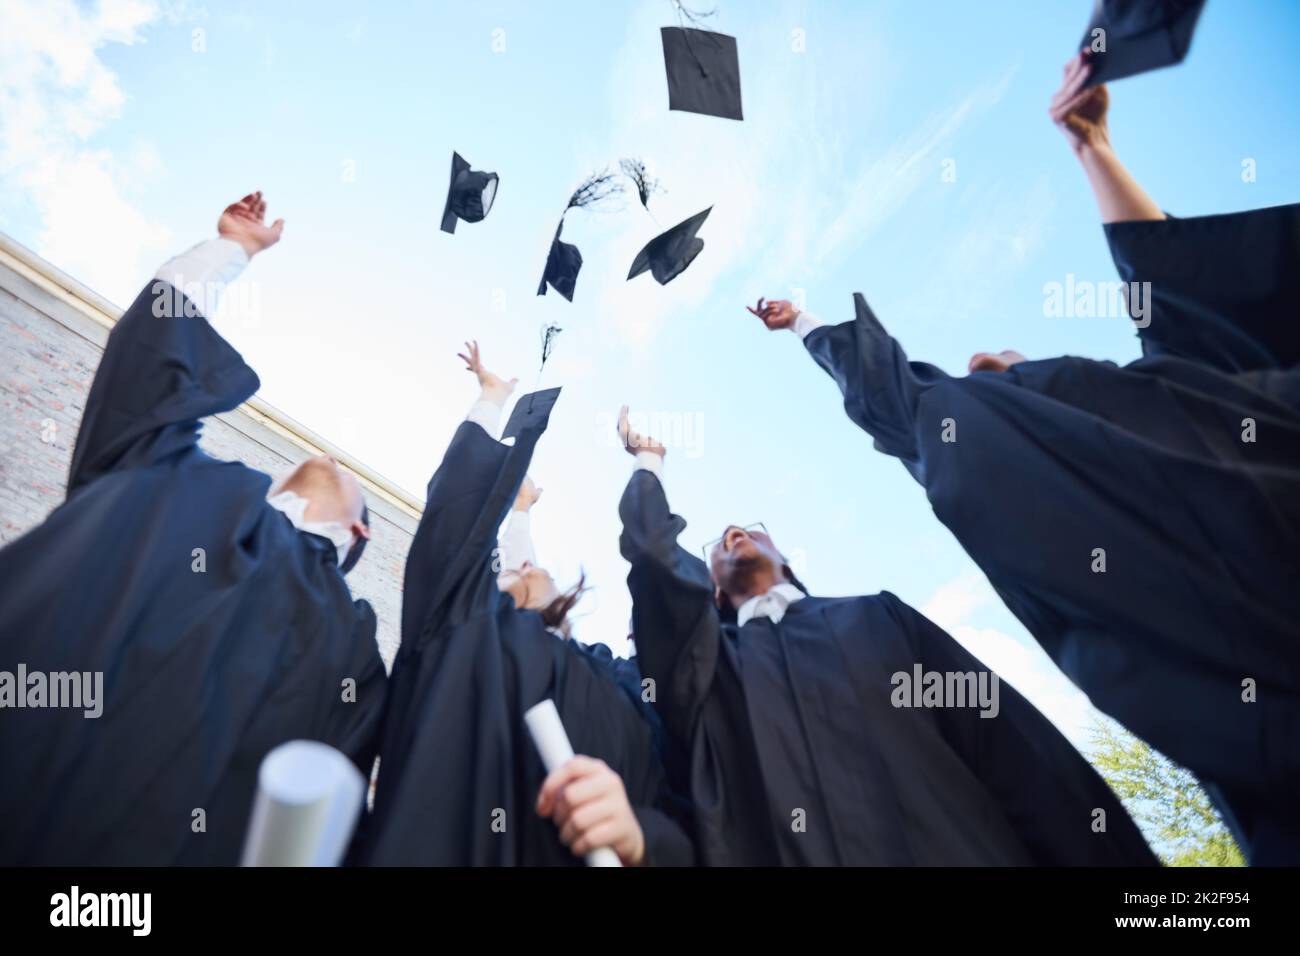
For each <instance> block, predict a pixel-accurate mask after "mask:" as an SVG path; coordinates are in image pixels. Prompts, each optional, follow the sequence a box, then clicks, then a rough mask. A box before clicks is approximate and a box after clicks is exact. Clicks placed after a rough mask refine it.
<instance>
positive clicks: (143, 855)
mask: <svg viewBox="0 0 1300 956" xmlns="http://www.w3.org/2000/svg"><path fill="white" fill-rule="evenodd" d="M174 301H180V293H179V292H177V291H175V290H173V289H172V288H171V287H170V286H169V285H167V283H165V282H161V281H159V282H154V283H152V284H151V285H150V286H149V287H147V288H146V289H145V290H144V291H143V292H141V293H140V295H139V297H137V298H136V300H135V302H134V304H133V305H132V306H131V307H130V308H129V309H127V311H126V313H125V314H124V315H123V316H122V318H121V319H120V320H119V321H118V323H117V325H116V326H115V327H114V329H113V332H112V334H111V335H110V336H109V340H108V345H107V348H106V349H105V351H104V355H103V358H102V360H101V362H100V365H99V369H98V371H97V372H96V375H95V380H94V383H93V385H92V387H91V390H90V394H89V396H88V398H87V401H86V411H85V414H84V415H83V417H82V422H81V428H80V431H79V433H78V435H77V444H76V450H75V452H74V454H73V458H72V468H71V473H70V474H69V477H68V494H67V500H66V501H65V502H64V503H63V504H62V505H60V506H59V507H58V508H56V509H55V510H54V511H53V512H52V513H51V514H50V516H49V517H48V518H47V519H46V520H45V522H44V523H43V524H41V525H40V526H39V527H37V528H35V529H33V530H32V531H30V532H29V533H27V534H26V535H24V536H23V537H21V538H19V539H18V540H16V541H14V542H13V543H11V544H10V545H9V546H8V547H6V548H4V549H3V550H0V671H7V672H10V673H14V672H15V671H16V668H17V667H18V666H19V665H20V664H21V665H25V668H26V670H27V672H28V673H29V674H30V673H32V672H35V671H40V672H43V673H46V674H50V673H56V672H79V673H94V672H101V673H102V675H103V678H102V680H103V695H102V696H103V700H102V703H103V711H102V715H101V716H99V717H98V718H88V717H86V716H84V710H83V709H72V708H57V709H56V708H52V707H43V708H41V707H26V708H23V709H17V708H15V707H14V704H13V702H12V701H9V702H6V703H7V706H6V707H5V709H4V710H3V711H0V767H3V768H4V769H3V772H2V773H0V820H3V821H4V826H2V827H0V864H4V865H15V864H18V865H28V864H61V865H86V864H111V865H163V864H221V865H233V864H236V863H238V861H239V857H240V851H241V849H242V845H243V839H244V834H245V831H246V829H247V823H248V818H249V815H250V814H249V811H250V810H251V809H252V805H253V797H254V793H255V789H256V775H257V770H258V765H259V764H260V762H261V760H262V758H263V757H264V756H266V754H267V752H268V751H270V750H271V749H272V748H273V747H275V746H277V745H279V744H281V743H283V742H285V741H288V740H292V739H295V738H308V739H312V740H320V741H324V742H325V743H327V744H331V745H332V746H334V747H337V748H339V749H340V750H342V751H343V752H344V753H346V754H347V755H348V756H349V757H351V758H352V759H353V760H354V761H355V762H356V764H357V766H358V768H360V769H361V770H362V772H364V773H366V774H369V772H370V768H371V765H372V764H373V759H374V752H375V743H376V733H377V730H378V724H379V719H380V717H381V715H382V707H383V694H384V684H385V676H384V667H383V662H382V660H381V659H380V656H379V649H378V646H377V644H376V642H375V615H374V612H373V611H372V610H371V608H370V606H369V605H368V604H367V603H366V602H364V601H355V602H354V601H353V600H352V598H351V595H350V594H349V591H348V586H347V584H346V583H345V582H344V579H343V576H342V575H341V574H340V573H339V570H338V564H337V553H336V551H335V548H334V546H333V544H331V543H330V542H329V541H327V540H326V539H324V538H322V537H319V536H316V535H309V534H303V533H301V532H299V531H297V530H296V529H295V528H294V527H293V525H292V524H290V522H289V520H288V519H287V518H286V517H285V516H284V515H283V514H281V513H280V512H279V511H276V510H275V509H274V508H272V507H271V506H270V505H268V504H267V503H266V493H267V490H268V488H269V486H270V478H269V477H268V476H267V475H265V474H262V473H261V472H259V471H255V470H253V469H251V468H248V467H246V466H244V465H242V464H240V463H238V462H223V461H217V460H215V459H213V458H210V457H208V456H207V455H206V454H204V453H203V452H202V451H200V450H199V447H198V437H199V430H200V419H202V418H203V417H205V416H207V415H212V414H215V413H217V412H223V411H228V410H230V409H232V408H235V407H236V406H237V405H239V404H240V403H241V402H243V401H244V400H245V399H247V398H248V397H249V396H251V395H252V394H253V393H254V392H255V391H256V390H257V388H258V379H257V376H256V375H255V374H254V372H253V370H252V369H251V368H249V367H248V366H247V365H246V364H244V361H243V359H242V358H240V356H239V354H238V353H237V352H236V351H235V350H234V349H233V348H231V346H230V345H229V344H227V343H226V341H225V340H224V339H222V338H221V336H220V335H218V334H217V332H216V331H214V330H213V328H212V327H211V326H210V325H209V324H208V322H207V320H206V319H205V318H203V317H202V316H201V315H198V314H197V312H195V311H194V310H193V308H192V306H189V304H188V300H184V302H185V305H186V307H187V308H188V309H190V313H189V315H188V316H186V317H180V318H172V317H163V316H165V315H170V314H173V313H170V312H168V311H167V310H168V308H169V305H170V304H171V303H173V302H174ZM155 308H156V311H155ZM199 549H202V550H201V551H200V550H199ZM347 679H350V680H352V681H355V701H354V702H349V701H347V700H345V699H344V686H343V682H344V681H345V680H347ZM22 690H23V689H21V688H20V692H21V691H22ZM0 692H2V689H0ZM198 811H202V813H198ZM196 830H199V831H200V832H195V831H196Z"/></svg>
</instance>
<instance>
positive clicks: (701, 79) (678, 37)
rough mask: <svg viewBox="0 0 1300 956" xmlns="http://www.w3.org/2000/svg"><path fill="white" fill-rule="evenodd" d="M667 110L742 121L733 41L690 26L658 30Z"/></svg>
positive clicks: (721, 34) (738, 79)
mask: <svg viewBox="0 0 1300 956" xmlns="http://www.w3.org/2000/svg"><path fill="white" fill-rule="evenodd" d="M659 33H660V36H661V37H662V38H663V44H664V70H665V71H666V72H667V74H668V108H669V109H670V110H682V111H684V112H687V113H702V114H704V115H705V116H721V117H722V118H723V119H734V120H743V119H744V118H745V117H744V115H743V114H742V112H741V109H740V59H739V57H738V56H737V54H736V38H735V37H729V36H727V35H726V34H723V33H710V32H709V31H708V30H696V29H694V28H692V27H661V28H660V30H659Z"/></svg>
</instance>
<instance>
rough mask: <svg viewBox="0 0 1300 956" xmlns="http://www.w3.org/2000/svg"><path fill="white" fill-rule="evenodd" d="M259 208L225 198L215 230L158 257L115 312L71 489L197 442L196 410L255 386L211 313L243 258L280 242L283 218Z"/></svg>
mask: <svg viewBox="0 0 1300 956" xmlns="http://www.w3.org/2000/svg"><path fill="white" fill-rule="evenodd" d="M265 213H266V203H265V201H264V200H263V199H262V196H261V193H251V194H249V195H248V196H245V197H244V198H243V199H241V200H240V201H239V202H236V203H232V204H231V205H229V206H227V207H226V209H225V211H224V212H223V213H222V214H221V218H220V220H219V222H218V224H217V233H218V238H216V239H209V240H207V241H206V242H202V243H200V244H199V245H197V246H195V247H194V248H193V249H191V250H189V251H188V252H186V253H183V254H182V255H180V256H177V257H176V258H174V259H171V260H169V261H168V262H166V263H164V264H163V266H162V267H161V268H160V269H159V270H158V274H157V276H156V277H155V278H154V279H153V280H152V281H151V282H150V283H149V284H148V285H147V286H146V287H145V288H144V290H143V291H141V293H140V294H139V295H138V296H137V297H136V300H135V302H134V303H132V304H131V306H130V308H128V309H127V310H126V311H125V312H124V313H123V314H122V317H121V318H120V319H119V320H118V321H117V324H116V325H115V326H114V327H113V331H112V333H111V334H110V335H109V337H108V345H107V346H106V347H105V349H104V355H103V358H101V359H100V363H99V368H98V369H97V370H96V372H95V380H94V383H93V384H92V385H91V389H90V394H89V396H87V399H86V411H85V414H84V415H83V416H82V419H81V428H80V430H79V431H78V433H77V445H76V449H75V450H74V452H73V455H72V468H71V470H70V472H69V475H68V494H70V495H71V494H72V493H73V492H75V491H76V490H77V489H78V488H80V487H81V486H82V485H85V484H86V483H88V482H90V481H93V480H94V479H96V478H98V477H100V476H102V475H105V474H108V473H109V472H112V471H118V470H121V469H126V468H140V467H146V466H148V465H151V464H154V463H156V462H159V461H162V460H164V459H167V458H169V457H173V456H176V455H179V454H182V453H184V452H186V451H188V450H190V449H192V448H194V447H195V446H196V445H197V443H198V436H199V420H200V419H201V418H204V417H205V416H208V415H214V414H216V413H218V412H225V411H229V410H230V409H232V408H235V407H236V406H238V405H239V404H240V403H241V402H243V401H245V400H247V399H248V398H249V397H251V396H252V395H253V394H254V393H255V392H256V391H257V389H258V387H259V386H260V383H259V381H258V379H257V375H256V373H254V372H253V370H252V369H251V368H249V367H248V366H247V365H246V364H245V363H244V360H243V358H242V357H241V356H240V355H239V353H238V352H236V351H235V349H234V348H232V347H231V345H230V344H229V343H228V342H227V341H226V340H225V339H223V338H222V337H221V335H220V334H218V332H217V331H216V330H215V329H214V328H213V327H212V326H211V325H210V324H209V322H208V319H207V315H208V314H209V313H210V312H212V311H214V310H215V309H216V306H217V303H218V302H219V300H220V294H221V290H222V289H224V287H225V285H226V283H228V282H231V281H233V280H234V279H235V278H236V277H237V276H238V275H239V273H240V272H241V271H242V270H243V268H244V266H245V265H247V263H248V261H249V259H250V258H251V257H252V256H254V255H256V254H257V253H258V252H260V251H262V250H263V249H266V248H269V247H270V246H273V245H274V244H275V243H276V242H278V241H279V239H280V232H281V230H282V229H283V227H284V223H283V221H282V220H281V221H278V222H277V223H276V224H275V225H274V226H267V225H265V223H264V221H263V218H264V216H265Z"/></svg>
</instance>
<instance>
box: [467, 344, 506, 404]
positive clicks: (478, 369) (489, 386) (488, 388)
mask: <svg viewBox="0 0 1300 956" xmlns="http://www.w3.org/2000/svg"><path fill="white" fill-rule="evenodd" d="M465 353H468V354H465ZM456 357H457V358H459V359H461V360H462V361H463V362H464V363H465V368H467V369H468V370H469V371H471V372H473V373H474V374H475V375H476V376H477V377H478V384H479V387H480V388H482V389H483V397H484V398H490V399H493V400H495V401H496V402H497V403H498V404H502V403H504V401H505V399H507V398H509V397H510V393H511V392H513V391H514V390H515V386H516V385H518V384H519V379H517V378H512V379H511V380H510V381H508V382H507V381H506V380H505V379H503V378H501V377H500V376H499V375H494V374H493V373H492V372H489V371H488V370H487V369H486V368H484V367H483V356H482V355H481V354H480V352H479V348H478V342H477V341H476V340H475V341H470V342H466V343H465V352H457V353H456Z"/></svg>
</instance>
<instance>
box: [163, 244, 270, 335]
mask: <svg viewBox="0 0 1300 956" xmlns="http://www.w3.org/2000/svg"><path fill="white" fill-rule="evenodd" d="M247 265H248V253H247V252H245V251H244V247H243V246H241V245H240V244H239V243H237V242H235V241H234V240H233V239H205V240H204V241H203V242H200V243H199V244H198V245H197V246H194V247H193V248H192V249H188V250H186V251H185V252H182V253H181V254H180V255H179V256H176V257H175V258H172V259H168V260H167V261H166V262H164V263H163V264H162V265H161V266H160V267H159V268H158V272H157V274H156V275H155V276H154V278H156V279H162V280H163V281H164V282H167V283H169V284H170V285H171V286H172V287H173V288H175V289H179V290H180V291H181V292H184V293H185V297H186V298H187V299H189V300H190V301H191V302H193V303H194V305H195V306H197V307H198V309H199V311H200V312H202V313H203V316H204V318H206V319H208V320H209V321H211V319H212V316H213V315H215V314H216V312H217V309H218V308H219V307H220V305H221V296H222V294H223V293H224V292H225V291H226V286H228V285H229V284H230V283H232V282H234V281H235V280H236V279H238V278H239V275H240V273H241V272H243V271H244V267H245V266H247Z"/></svg>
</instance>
